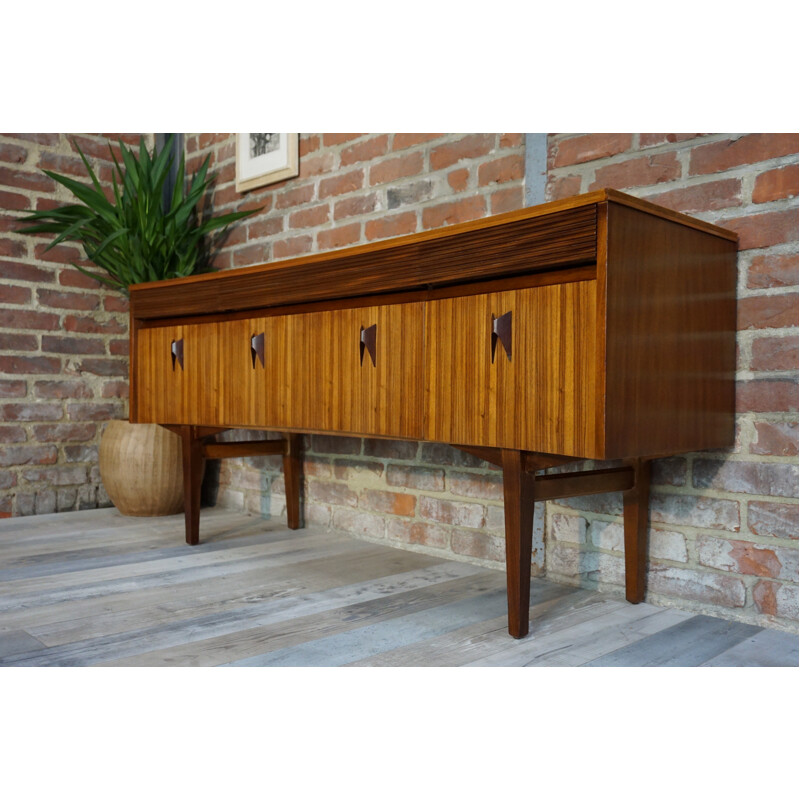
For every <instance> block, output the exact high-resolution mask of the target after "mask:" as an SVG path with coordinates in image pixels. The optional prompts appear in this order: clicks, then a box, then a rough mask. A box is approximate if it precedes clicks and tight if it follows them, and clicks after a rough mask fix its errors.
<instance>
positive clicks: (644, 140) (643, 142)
mask: <svg viewBox="0 0 800 800" xmlns="http://www.w3.org/2000/svg"><path fill="white" fill-rule="evenodd" d="M704 135H705V134H703V133H640V134H639V147H641V148H645V147H656V146H657V145H660V144H675V143H677V142H686V141H689V140H690V139H696V138H697V137H698V136H704Z"/></svg>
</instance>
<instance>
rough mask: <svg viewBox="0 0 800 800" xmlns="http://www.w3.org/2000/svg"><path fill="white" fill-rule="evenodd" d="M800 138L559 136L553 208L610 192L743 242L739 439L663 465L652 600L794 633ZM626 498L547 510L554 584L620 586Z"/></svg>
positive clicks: (551, 176)
mask: <svg viewBox="0 0 800 800" xmlns="http://www.w3.org/2000/svg"><path fill="white" fill-rule="evenodd" d="M797 153H798V136H797V134H707V135H706V134H695V133H689V134H683V133H680V134H675V133H648V134H644V133H642V134H629V133H626V134H553V135H551V136H550V137H549V142H548V198H549V199H556V198H559V197H565V196H569V195H573V194H577V193H580V192H586V191H590V190H592V189H596V188H600V187H613V188H616V189H622V190H624V191H626V192H629V193H631V194H634V195H636V196H637V197H643V198H646V199H648V200H652V201H654V202H656V203H660V204H661V205H664V206H668V207H669V208H674V209H676V210H677V211H683V212H686V213H689V214H692V215H693V216H696V217H699V218H701V219H705V220H708V221H709V222H714V223H717V224H719V225H722V226H724V227H726V228H730V229H731V230H735V231H737V232H738V233H739V235H740V254H739V284H738V295H739V315H738V330H739V332H738V366H737V391H736V405H737V436H736V446H735V447H734V448H733V449H732V450H730V451H727V450H726V451H712V452H705V453H693V454H690V455H688V456H681V457H678V458H671V459H667V460H663V461H659V462H656V471H655V475H656V484H657V485H656V487H655V490H654V493H653V497H652V513H651V548H650V556H651V566H650V570H649V590H648V591H649V597H650V598H651V599H656V600H657V601H658V602H663V603H668V604H675V605H682V604H687V603H690V604H691V603H694V604H697V605H699V606H700V607H704V608H706V609H710V610H712V611H713V612H715V613H719V614H721V615H723V616H729V617H732V618H736V619H744V620H754V621H756V622H759V623H762V624H773V625H778V626H781V627H793V628H796V625H797V533H798V513H797V512H798V507H797V362H798V357H797V346H798V336H797V322H798V304H797V299H798V269H797V265H798V260H797V241H798V213H797V205H798V204H797V193H798V177H797V167H798V155H797ZM620 514H621V505H620V501H619V499H618V498H617V497H614V496H613V495H609V496H607V497H602V498H587V499H586V500H581V501H561V502H559V503H552V504H550V508H549V509H548V514H547V532H548V537H549V544H548V550H547V573H548V577H550V578H553V579H558V580H565V581H569V582H576V581H579V580H580V581H583V582H586V583H592V584H593V583H599V585H601V586H603V585H608V586H610V587H613V588H616V587H618V586H620V585H621V581H622V561H621V550H622V538H621V537H622V530H621V526H620Z"/></svg>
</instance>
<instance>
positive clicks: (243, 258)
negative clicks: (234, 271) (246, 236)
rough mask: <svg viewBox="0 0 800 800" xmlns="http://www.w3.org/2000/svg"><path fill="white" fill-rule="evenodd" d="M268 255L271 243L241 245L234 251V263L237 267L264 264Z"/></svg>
mask: <svg viewBox="0 0 800 800" xmlns="http://www.w3.org/2000/svg"><path fill="white" fill-rule="evenodd" d="M268 255H269V244H268V243H265V242H259V243H258V244H251V245H248V246H247V247H239V248H237V249H236V250H234V251H233V265H234V266H235V267H249V266H252V265H253V264H263V263H264V262H265V261H266V260H267V257H268Z"/></svg>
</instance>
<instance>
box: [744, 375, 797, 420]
mask: <svg viewBox="0 0 800 800" xmlns="http://www.w3.org/2000/svg"><path fill="white" fill-rule="evenodd" d="M736 411H737V412H738V413H744V412H747V411H763V412H773V411H774V412H778V411H797V381H796V380H792V379H787V380H772V381H769V380H754V381H743V382H740V383H737V384H736Z"/></svg>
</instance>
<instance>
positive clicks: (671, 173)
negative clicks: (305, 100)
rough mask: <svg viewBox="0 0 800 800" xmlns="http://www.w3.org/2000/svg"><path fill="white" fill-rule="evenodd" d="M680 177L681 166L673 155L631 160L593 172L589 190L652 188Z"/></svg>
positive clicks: (660, 154) (665, 154)
mask: <svg viewBox="0 0 800 800" xmlns="http://www.w3.org/2000/svg"><path fill="white" fill-rule="evenodd" d="M680 177H681V164H680V161H678V157H677V155H676V154H675V153H659V154H658V155H652V156H644V157H643V158H632V159H629V160H628V161H623V162H621V163H617V164H609V165H608V166H607V167H601V168H599V169H598V170H597V171H596V172H595V180H594V182H593V183H592V184H590V185H589V190H590V191H592V190H594V189H602V188H605V187H609V188H613V189H627V188H629V187H631V186H653V185H655V184H657V183H665V182H666V181H674V180H677V179H678V178H680Z"/></svg>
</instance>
